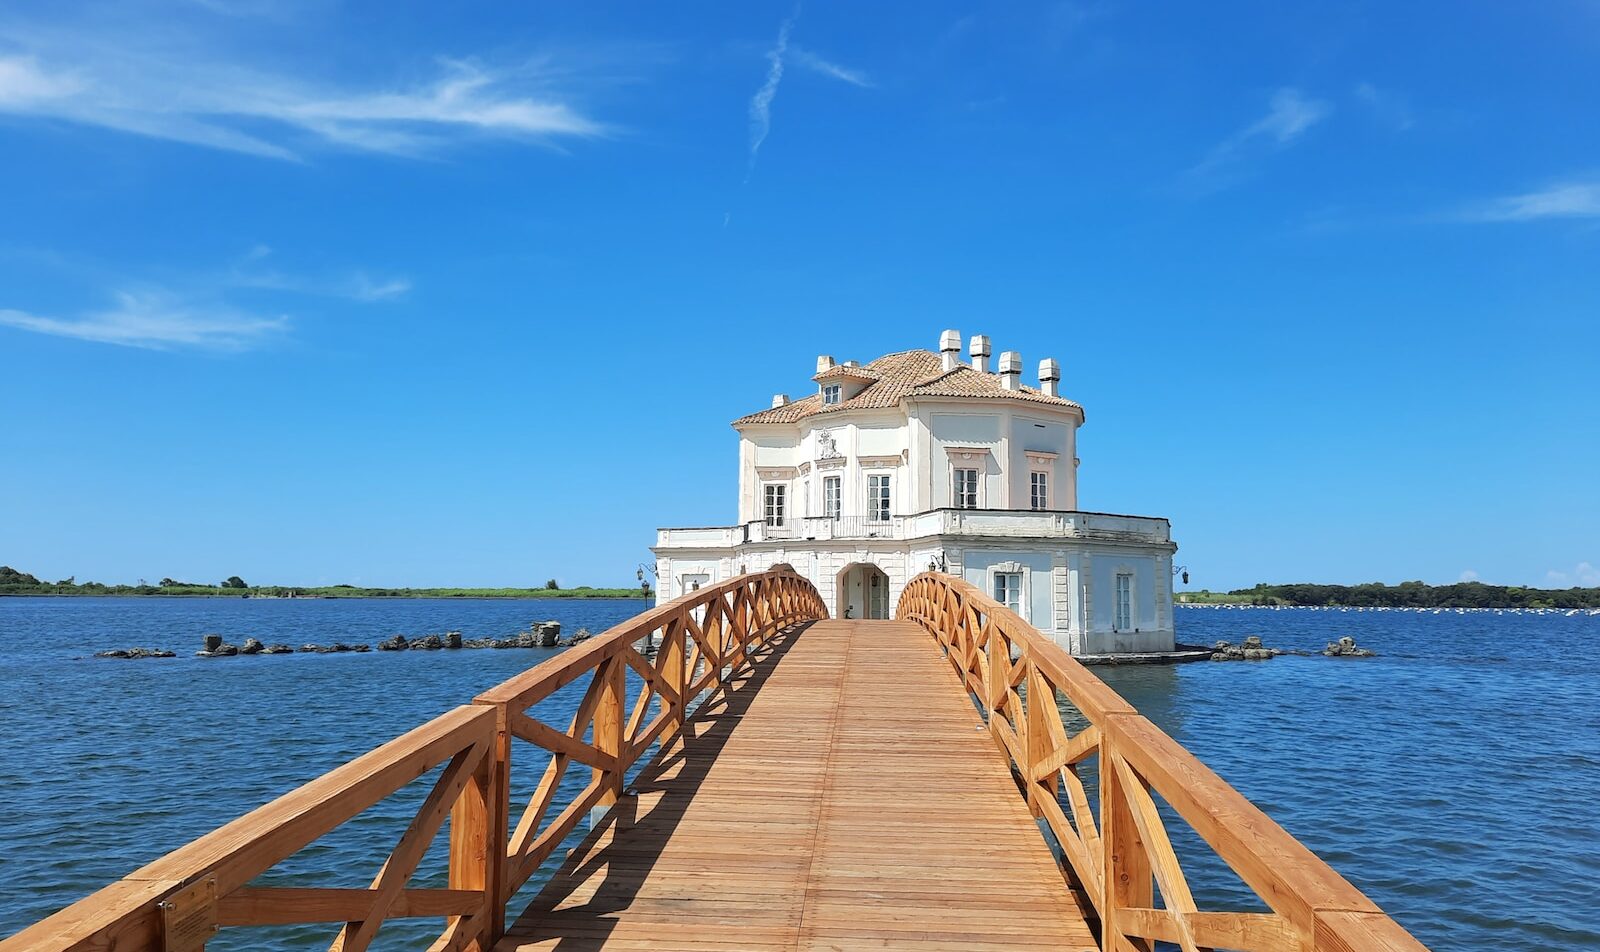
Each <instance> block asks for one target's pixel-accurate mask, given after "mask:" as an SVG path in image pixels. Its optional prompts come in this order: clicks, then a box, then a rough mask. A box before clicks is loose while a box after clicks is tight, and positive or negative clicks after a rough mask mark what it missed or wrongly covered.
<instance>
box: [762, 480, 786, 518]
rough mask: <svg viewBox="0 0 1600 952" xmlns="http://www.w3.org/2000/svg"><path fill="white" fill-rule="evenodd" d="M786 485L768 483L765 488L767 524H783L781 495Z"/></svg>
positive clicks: (782, 495)
mask: <svg viewBox="0 0 1600 952" xmlns="http://www.w3.org/2000/svg"><path fill="white" fill-rule="evenodd" d="M787 488H788V487H786V486H781V485H768V486H767V487H766V489H767V499H766V504H767V525H769V526H781V525H783V497H784V490H785V489H787Z"/></svg>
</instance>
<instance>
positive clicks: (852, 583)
mask: <svg viewBox="0 0 1600 952" xmlns="http://www.w3.org/2000/svg"><path fill="white" fill-rule="evenodd" d="M833 591H834V603H835V604H834V613H833V617H835V618H888V617H889V576H887V575H885V574H884V573H883V569H880V568H878V567H877V566H876V565H873V564H872V563H871V562H852V563H850V564H849V565H847V566H845V567H844V568H842V569H840V570H839V574H838V575H837V576H836V577H835V578H834V583H833Z"/></svg>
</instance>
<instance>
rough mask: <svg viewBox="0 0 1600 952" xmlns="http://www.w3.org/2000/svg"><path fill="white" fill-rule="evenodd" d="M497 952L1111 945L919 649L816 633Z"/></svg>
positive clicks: (597, 838) (714, 719)
mask: <svg viewBox="0 0 1600 952" xmlns="http://www.w3.org/2000/svg"><path fill="white" fill-rule="evenodd" d="M752 660H753V661H754V664H753V666H752V667H751V668H749V669H746V670H745V671H744V672H742V673H736V674H735V675H734V676H733V677H732V678H731V679H730V682H729V684H728V690H727V691H726V692H725V694H723V695H721V696H720V697H719V698H717V699H716V700H715V701H714V702H713V704H712V706H711V707H710V709H708V710H702V711H700V712H698V713H697V714H696V716H695V717H694V718H692V719H691V720H690V721H689V724H688V727H687V729H686V731H685V735H686V736H687V739H686V740H685V741H683V742H682V743H680V744H675V745H673V746H671V747H669V748H668V749H667V750H666V751H665V752H664V754H663V755H662V756H661V757H660V758H659V759H658V760H657V761H656V762H654V763H653V764H651V765H650V766H649V767H647V768H646V770H645V772H644V773H643V774H641V776H640V777H639V779H638V781H637V782H636V784H635V787H634V789H635V791H636V792H635V793H632V794H630V795H628V796H625V797H624V798H623V799H622V800H621V801H620V802H619V803H618V804H617V806H616V807H615V808H614V809H613V810H612V811H611V812H610V814H608V816H607V817H606V819H605V820H604V821H602V822H601V824H600V825H599V826H598V827H597V828H596V829H595V830H594V831H593V832H592V833H591V834H590V835H589V837H588V838H587V839H586V840H585V841H584V842H583V844H582V845H581V846H580V847H579V848H578V849H576V850H574V852H573V853H572V855H571V856H570V857H569V858H568V859H567V861H566V862H565V863H564V864H563V865H562V867H561V868H560V870H559V871H558V872H557V873H556V875H555V877H554V878H553V879H552V880H551V881H550V882H549V883H548V884H547V885H546V886H545V888H544V889H543V890H542V891H541V892H540V893H539V895H538V897H537V898H536V899H535V900H534V902H533V903H532V904H531V905H530V906H529V908H528V910H527V911H526V912H525V913H524V914H523V916H522V917H521V918H520V919H519V920H518V921H517V922H516V923H515V924H514V925H513V926H511V928H510V930H509V932H508V934H507V936H506V938H505V939H503V940H502V941H501V943H500V944H499V945H498V946H497V949H498V950H499V952H513V950H515V952H523V950H535V949H561V950H564V952H574V950H586V949H645V948H648V949H655V950H670V949H730V950H731V949H742V950H762V949H858V948H907V949H951V950H955V949H962V950H984V949H1033V948H1038V949H1044V948H1049V949H1056V950H1069V952H1070V950H1089V949H1095V948H1097V947H1098V946H1097V945H1096V943H1095V939H1094V936H1093V934H1092V933H1091V931H1090V930H1089V928H1088V926H1087V925H1086V924H1085V922H1084V920H1083V917H1082V915H1081V914H1080V913H1079V911H1078V909H1077V907H1076V905H1075V904H1074V903H1073V901H1072V898H1071V896H1070V894H1069V893H1068V892H1067V890H1066V888H1065V885H1064V883H1063V880H1062V874H1061V872H1060V869H1059V868H1058V867H1057V865H1056V863H1055V861H1054V859H1053V858H1052V857H1051V855H1050V852H1049V849H1048V847H1047V846H1046V844H1045V842H1044V839H1043V838H1042V837H1041V835H1040V833H1039V828H1038V826H1037V824H1036V823H1035V822H1034V820H1033V817H1032V816H1031V814H1030V813H1029V810H1028V807H1027V804H1026V803H1025V802H1024V801H1023V800H1022V799H1021V798H1020V797H1019V796H1018V795H1017V789H1016V786H1015V784H1014V783H1013V781H1012V779H1011V777H1010V776H1009V774H1008V772H1007V771H1006V770H1005V769H1004V767H1003V766H1002V765H1001V764H1000V763H999V761H998V759H997V758H996V756H995V749H994V747H993V744H992V742H991V741H990V740H989V739H988V737H987V736H986V735H987V732H986V731H984V730H982V729H981V724H982V722H981V721H980V719H979V717H978V715H977V712H976V711H975V710H974V709H973V707H972V705H971V704H970V703H969V702H968V701H967V699H966V697H965V695H964V692H963V691H962V690H961V687H960V685H959V684H958V683H957V682H956V681H954V680H953V679H952V678H951V677H950V671H949V669H948V668H947V667H946V666H945V664H944V661H943V660H942V659H941V658H940V656H939V654H938V652H936V651H933V650H931V647H930V645H929V643H928V638H927V635H926V633H924V632H923V631H922V630H921V629H919V628H917V627H916V626H914V625H910V624H905V623H896V622H883V621H864V620H862V621H822V622H817V623H815V624H812V625H810V626H808V627H806V628H803V629H802V630H800V631H797V632H791V633H788V634H783V635H779V636H778V637H777V638H775V639H773V640H772V641H771V642H769V643H768V644H766V645H765V646H763V647H761V648H758V649H755V650H754V651H753V652H752Z"/></svg>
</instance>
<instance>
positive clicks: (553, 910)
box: [507, 622, 810, 952]
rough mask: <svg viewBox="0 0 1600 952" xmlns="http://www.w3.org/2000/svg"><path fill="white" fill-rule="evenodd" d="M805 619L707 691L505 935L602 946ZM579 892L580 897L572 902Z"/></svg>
mask: <svg viewBox="0 0 1600 952" xmlns="http://www.w3.org/2000/svg"><path fill="white" fill-rule="evenodd" d="M809 627H810V623H809V622H805V623H801V624H799V625H796V626H794V627H790V628H786V629H784V630H782V631H780V632H778V633H777V634H776V635H774V636H773V637H772V638H769V639H768V640H766V641H765V642H764V643H763V644H762V645H761V646H760V648H759V649H757V650H755V651H752V652H751V654H750V657H749V661H750V663H749V665H748V666H747V667H745V668H743V669H741V670H740V671H739V672H736V673H735V674H733V675H732V676H731V677H730V678H729V679H728V680H727V682H726V683H725V684H724V687H723V689H722V690H721V691H718V692H715V693H714V694H712V695H711V696H709V697H707V698H706V699H705V701H704V703H703V704H701V706H700V707H699V708H698V709H697V710H696V711H695V713H694V714H693V715H692V716H691V717H690V718H689V719H688V721H687V722H686V723H685V725H684V729H683V731H682V732H681V733H680V734H679V735H678V737H677V739H676V740H675V741H674V742H673V743H671V744H670V745H663V746H662V748H661V751H660V753H659V755H658V756H657V757H656V758H655V759H654V760H653V761H651V762H650V763H649V764H648V765H647V766H646V767H645V768H644V770H643V771H642V772H641V773H640V774H639V775H638V776H637V777H636V778H635V780H634V783H633V784H632V785H631V786H630V787H629V788H628V789H627V790H626V791H625V792H624V795H623V796H622V797H621V798H620V799H619V800H618V801H617V803H616V804H615V805H614V806H613V807H612V808H611V809H610V810H609V811H608V812H607V813H606V814H605V816H604V817H603V818H601V819H600V821H599V822H598V823H597V824H596V826H595V827H594V829H593V830H591V831H590V832H589V833H588V835H587V836H585V837H584V838H583V840H582V841H581V842H580V843H579V844H578V845H577V846H576V847H575V848H574V849H573V850H572V851H571V853H570V854H569V855H568V857H567V859H566V860H565V861H564V862H563V863H562V864H561V866H560V867H558V868H557V870H556V871H555V872H554V874H553V875H552V876H551V878H550V880H549V881H548V882H547V883H546V884H545V885H544V888H543V889H541V890H540V892H539V893H538V895H537V896H536V897H535V898H534V900H533V901H532V902H531V903H530V904H529V906H528V907H527V909H526V910H525V911H524V912H523V914H522V916H521V917H520V918H519V919H518V920H517V921H516V923H515V924H513V925H512V926H511V927H510V929H509V930H508V932H507V934H508V935H509V936H512V937H514V938H516V939H517V940H518V941H527V942H536V941H541V940H546V941H548V940H550V939H555V940H556V942H555V948H557V949H562V950H568V952H585V950H592V949H599V948H601V947H603V946H604V945H605V943H606V941H607V939H608V938H609V937H610V935H611V933H612V931H613V930H614V928H615V926H616V925H617V923H618V919H617V915H618V914H619V913H622V912H624V911H626V910H627V909H628V908H630V907H631V906H632V905H633V903H634V901H635V899H637V898H638V895H639V890H640V888H641V887H642V886H643V885H644V883H645V881H646V880H647V879H649V877H650V874H651V873H652V872H653V871H654V869H655V865H656V863H657V861H658V860H660V858H661V855H662V852H663V850H664V849H665V848H666V847H667V844H668V843H669V842H670V841H671V840H672V837H673V833H674V831H676V830H677V828H678V825H679V824H680V823H681V822H682V821H683V819H684V817H685V816H686V815H687V813H688V812H689V809H690V806H691V805H692V804H693V803H694V800H695V797H696V794H697V793H699V791H700V790H702V789H703V788H704V783H703V782H704V781H705V779H706V777H707V775H708V774H709V773H710V771H711V769H712V767H713V766H715V765H716V763H717V760H718V758H719V757H720V756H721V754H722V752H723V750H724V748H725V747H726V746H727V744H728V742H729V740H730V739H731V738H732V736H733V733H734V731H735V729H736V728H737V727H738V724H739V722H740V720H741V718H742V717H743V716H744V714H745V713H746V712H747V711H748V710H749V708H750V705H751V703H752V702H753V701H754V700H755V698H756V696H757V695H758V693H759V692H760V690H761V688H762V686H763V685H764V684H766V682H767V681H768V680H769V679H770V678H771V677H772V675H773V673H774V671H776V669H777V667H778V665H779V664H780V663H781V662H782V660H783V658H784V656H785V655H786V654H787V653H788V651H789V649H790V648H791V647H792V646H793V645H794V644H795V642H796V641H797V640H798V639H799V638H800V637H802V635H803V633H804V632H805V630H806V629H807V628H809ZM580 892H582V893H583V894H584V896H583V898H582V899H581V900H580V901H578V902H576V903H572V902H570V901H571V900H572V899H573V898H574V896H575V895H576V894H578V893H580Z"/></svg>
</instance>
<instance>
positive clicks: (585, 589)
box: [0, 565, 641, 598]
mask: <svg viewBox="0 0 1600 952" xmlns="http://www.w3.org/2000/svg"><path fill="white" fill-rule="evenodd" d="M554 581H555V580H554V579H551V580H550V582H547V583H546V587H545V588H361V587H358V586H355V585H322V586H309V587H308V586H299V585H249V584H247V583H246V582H245V581H244V579H241V578H240V577H239V576H237V575H235V576H233V577H231V578H229V579H228V580H227V581H225V582H222V583H221V584H219V585H202V584H197V583H194V582H180V581H177V580H176V579H170V578H164V579H162V580H161V581H160V582H158V583H157V584H155V585H143V584H141V585H105V584H102V583H100V582H79V581H78V580H77V579H76V578H68V579H62V580H61V581H59V582H45V581H41V580H39V579H37V578H35V577H34V576H32V575H29V574H28V573H26V572H19V571H17V570H16V569H13V568H11V567H10V566H8V565H0V595H187V596H222V597H232V598H639V597H641V593H640V590H639V589H636V588H590V587H589V586H587V585H585V586H580V587H578V588H557V587H556V586H555V585H554V584H552V583H554Z"/></svg>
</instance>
